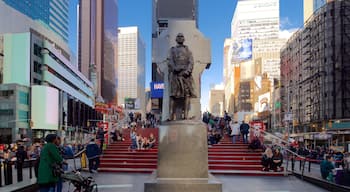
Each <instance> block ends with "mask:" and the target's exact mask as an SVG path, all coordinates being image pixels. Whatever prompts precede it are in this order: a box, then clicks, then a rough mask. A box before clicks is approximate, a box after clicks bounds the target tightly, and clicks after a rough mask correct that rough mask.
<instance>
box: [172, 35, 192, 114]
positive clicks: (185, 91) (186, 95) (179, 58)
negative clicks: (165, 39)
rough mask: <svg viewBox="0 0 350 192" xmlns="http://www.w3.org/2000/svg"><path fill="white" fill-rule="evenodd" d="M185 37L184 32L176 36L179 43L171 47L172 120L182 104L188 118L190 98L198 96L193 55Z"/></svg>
mask: <svg viewBox="0 0 350 192" xmlns="http://www.w3.org/2000/svg"><path fill="white" fill-rule="evenodd" d="M184 41H185V37H184V35H183V34H182V33H179V34H178V35H177V36H176V42H177V45H176V46H175V47H171V49H170V53H169V58H168V61H169V62H168V68H169V85H170V111H169V112H170V120H174V116H175V115H176V108H177V107H178V106H179V105H180V106H181V104H182V106H183V107H182V110H183V112H184V115H183V116H184V119H188V111H189V107H190V99H191V98H196V95H195V93H194V89H193V77H192V70H193V56H192V52H191V51H190V50H189V48H188V47H187V46H186V45H184Z"/></svg>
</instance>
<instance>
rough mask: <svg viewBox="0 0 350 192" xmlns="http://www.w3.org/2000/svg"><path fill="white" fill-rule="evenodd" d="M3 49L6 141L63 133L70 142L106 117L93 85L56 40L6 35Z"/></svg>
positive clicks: (27, 34) (38, 35) (37, 35)
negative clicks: (93, 121) (98, 105)
mask: <svg viewBox="0 0 350 192" xmlns="http://www.w3.org/2000/svg"><path fill="white" fill-rule="evenodd" d="M0 44H1V46H0V47H2V52H3V53H2V54H1V55H2V57H3V58H2V60H0V61H1V62H0V66H1V67H0V68H2V69H3V74H2V76H1V77H2V79H1V82H2V84H1V85H0V90H1V95H2V97H1V98H0V103H1V105H0V111H2V113H4V115H1V118H2V119H3V121H2V123H1V124H0V126H1V128H0V132H1V135H2V137H4V138H9V137H11V139H12V141H15V140H17V139H20V138H21V137H23V136H26V137H29V138H42V137H43V136H45V135H46V134H47V133H48V132H51V131H59V133H60V134H61V136H62V137H63V138H66V139H67V140H68V141H69V140H74V138H76V137H77V136H78V135H79V133H82V132H83V130H87V129H88V125H87V121H88V120H89V119H98V118H100V119H101V118H102V117H101V115H100V114H98V113H97V112H96V111H95V110H94V109H93V108H94V95H93V89H92V87H93V86H92V83H91V82H90V81H89V80H88V79H87V78H85V77H84V75H83V74H81V73H80V72H79V71H78V70H77V69H76V68H75V67H74V66H72V64H71V63H70V62H69V61H68V60H67V59H66V58H65V57H64V56H63V55H62V54H61V52H60V51H59V50H58V49H56V48H55V45H54V44H53V43H52V41H51V40H49V39H48V38H46V37H45V36H43V35H41V33H39V32H37V31H35V30H31V32H25V33H11V34H3V35H1V37H0ZM18 55H21V57H18ZM18 69H21V70H18ZM9 130H11V131H9ZM9 132H11V136H9V134H8V133H9ZM7 141H8V140H7ZM7 141H6V142H7Z"/></svg>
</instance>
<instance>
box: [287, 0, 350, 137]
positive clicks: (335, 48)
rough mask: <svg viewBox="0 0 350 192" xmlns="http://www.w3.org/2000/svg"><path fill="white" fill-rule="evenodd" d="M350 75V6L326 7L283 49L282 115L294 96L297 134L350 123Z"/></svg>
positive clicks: (342, 2)
mask: <svg viewBox="0 0 350 192" xmlns="http://www.w3.org/2000/svg"><path fill="white" fill-rule="evenodd" d="M349 74H350V1H348V0H337V1H334V2H330V3H328V4H327V5H325V6H323V7H322V8H320V9H319V10H318V11H317V12H316V13H315V14H314V15H313V16H312V17H311V18H310V19H309V20H308V21H307V23H306V24H305V28H304V29H301V30H299V31H297V32H296V33H295V34H294V35H293V36H292V37H291V38H290V39H289V41H288V42H287V45H286V46H285V47H284V48H283V49H282V50H281V83H282V87H283V89H282V90H281V96H282V98H285V99H284V100H283V101H284V102H283V103H282V110H283V111H285V112H286V111H288V109H287V108H286V101H287V99H286V98H287V97H288V95H290V96H291V98H290V101H291V102H290V104H291V109H290V110H291V111H292V113H293V116H294V118H293V119H294V122H295V125H296V128H297V130H298V131H297V132H305V131H306V129H309V130H310V131H319V130H318V129H319V128H324V127H325V123H327V122H328V121H329V120H341V119H348V118H350V75H349ZM287 89H288V90H291V91H290V92H289V93H287ZM282 115H283V114H282Z"/></svg>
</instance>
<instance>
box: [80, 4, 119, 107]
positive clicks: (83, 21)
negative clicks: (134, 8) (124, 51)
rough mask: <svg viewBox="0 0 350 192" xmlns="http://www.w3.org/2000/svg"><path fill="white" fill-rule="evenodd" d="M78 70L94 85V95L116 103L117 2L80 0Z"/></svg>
mask: <svg viewBox="0 0 350 192" xmlns="http://www.w3.org/2000/svg"><path fill="white" fill-rule="evenodd" d="M78 36H79V42H78V68H79V70H80V71H81V72H82V73H83V74H84V75H85V76H86V77H87V78H88V79H89V80H91V82H92V83H93V84H94V92H95V96H96V97H99V98H102V99H103V100H104V102H106V103H112V104H115V103H116V102H117V66H118V43H117V42H118V1H117V0H80V2H79V31H78Z"/></svg>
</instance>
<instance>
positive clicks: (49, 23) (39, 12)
mask: <svg viewBox="0 0 350 192" xmlns="http://www.w3.org/2000/svg"><path fill="white" fill-rule="evenodd" d="M4 2H5V3H6V4H7V5H9V6H11V7H12V8H14V9H16V10H17V11H19V12H21V13H23V14H25V15H27V16H28V17H30V18H32V19H33V20H38V21H40V22H42V23H43V24H44V25H45V26H46V27H48V28H50V29H51V30H52V31H54V32H55V33H57V34H58V35H59V36H60V37H62V39H63V40H64V41H65V42H68V36H69V34H68V25H69V13H68V11H69V10H68V7H69V4H68V3H69V1H68V0H40V1H37V0H36V1H18V0H4Z"/></svg>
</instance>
